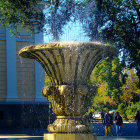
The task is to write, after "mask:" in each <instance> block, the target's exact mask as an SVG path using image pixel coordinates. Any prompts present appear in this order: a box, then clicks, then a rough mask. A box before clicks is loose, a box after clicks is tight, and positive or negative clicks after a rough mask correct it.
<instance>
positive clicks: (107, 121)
mask: <svg viewBox="0 0 140 140" xmlns="http://www.w3.org/2000/svg"><path fill="white" fill-rule="evenodd" d="M104 125H105V136H108V132H109V134H110V135H111V136H112V133H111V125H113V118H112V116H111V115H110V114H109V111H107V112H106V115H105V117H104Z"/></svg>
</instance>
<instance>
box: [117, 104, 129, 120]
mask: <svg viewBox="0 0 140 140" xmlns="http://www.w3.org/2000/svg"><path fill="white" fill-rule="evenodd" d="M126 110H127V107H126V106H125V104H123V103H121V104H119V105H118V109H117V110H116V111H118V112H119V113H120V115H121V116H122V118H123V119H124V120H127V115H126Z"/></svg>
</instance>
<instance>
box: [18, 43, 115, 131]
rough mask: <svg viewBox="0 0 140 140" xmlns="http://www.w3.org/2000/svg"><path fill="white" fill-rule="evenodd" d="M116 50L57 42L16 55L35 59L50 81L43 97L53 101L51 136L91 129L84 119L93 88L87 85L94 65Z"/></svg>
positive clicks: (92, 44)
mask: <svg viewBox="0 0 140 140" xmlns="http://www.w3.org/2000/svg"><path fill="white" fill-rule="evenodd" d="M116 54H117V50H116V49H115V48H113V47H110V46H109V45H107V44H101V43H96V42H89V43H85V42H63V43H61V42H58V43H49V44H40V45H35V46H28V47H24V48H23V49H21V50H20V52H19V55H20V56H22V57H26V58H31V59H35V60H37V61H38V62H39V63H40V64H41V65H42V67H43V68H44V70H45V72H46V73H47V75H48V76H49V77H50V79H51V85H50V86H46V87H44V88H43V89H42V95H43V96H45V97H47V99H48V100H49V101H51V102H52V107H53V111H54V113H55V114H56V116H57V119H56V120H55V122H54V123H53V124H50V125H49V126H48V131H49V132H52V133H85V132H90V131H91V130H92V129H91V127H90V124H88V123H87V121H86V120H85V119H83V115H84V114H85V113H86V112H87V110H88V105H89V102H90V100H91V99H92V98H91V97H92V96H94V95H95V94H96V88H94V87H90V86H88V80H89V78H90V75H91V73H92V71H93V69H94V67H95V66H96V64H97V63H98V62H99V61H100V60H101V59H104V58H105V57H107V56H113V55H116Z"/></svg>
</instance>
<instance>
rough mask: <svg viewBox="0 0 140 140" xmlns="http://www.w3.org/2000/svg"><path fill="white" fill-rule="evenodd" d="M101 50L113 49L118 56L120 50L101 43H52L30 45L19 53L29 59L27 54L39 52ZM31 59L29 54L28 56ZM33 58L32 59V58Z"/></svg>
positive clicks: (113, 52)
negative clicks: (76, 49)
mask: <svg viewBox="0 0 140 140" xmlns="http://www.w3.org/2000/svg"><path fill="white" fill-rule="evenodd" d="M79 47H80V48H90V49H94V48H97V47H98V48H99V49H100V48H101V49H103V50H104V51H106V49H107V50H108V49H111V52H112V55H114V54H117V53H118V50H117V49H116V48H115V47H112V46H111V45H109V44H104V43H101V42H52V43H44V44H37V45H30V46H26V47H24V48H22V49H21V50H20V51H19V55H20V56H22V57H25V58H26V57H27V53H30V52H34V51H39V50H53V49H62V48H63V49H74V48H78V49H80V48H79ZM28 58H29V54H28ZM30 58H32V57H30Z"/></svg>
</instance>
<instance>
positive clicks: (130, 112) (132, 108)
mask: <svg viewBox="0 0 140 140" xmlns="http://www.w3.org/2000/svg"><path fill="white" fill-rule="evenodd" d="M137 111H138V110H137V107H136V105H135V104H133V103H132V104H131V105H129V106H128V107H127V110H126V115H127V118H128V119H129V120H135V115H136V113H137Z"/></svg>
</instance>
